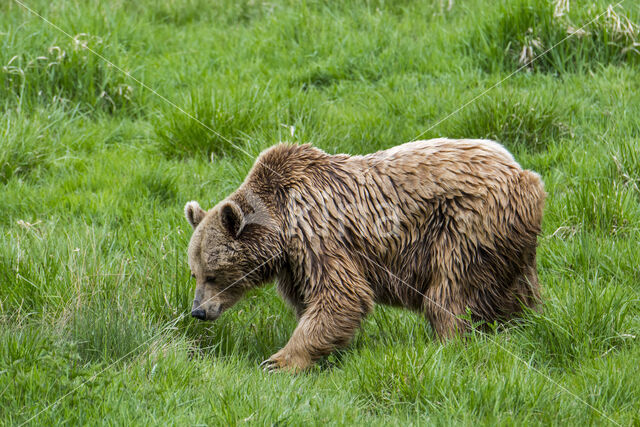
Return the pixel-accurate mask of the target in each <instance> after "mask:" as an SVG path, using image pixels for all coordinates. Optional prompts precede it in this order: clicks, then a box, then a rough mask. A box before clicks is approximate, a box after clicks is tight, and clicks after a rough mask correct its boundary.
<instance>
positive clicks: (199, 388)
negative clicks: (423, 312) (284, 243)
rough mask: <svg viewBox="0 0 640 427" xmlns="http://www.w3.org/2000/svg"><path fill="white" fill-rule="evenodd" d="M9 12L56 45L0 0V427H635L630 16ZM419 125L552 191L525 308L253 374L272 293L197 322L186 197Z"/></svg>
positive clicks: (278, 321)
mask: <svg viewBox="0 0 640 427" xmlns="http://www.w3.org/2000/svg"><path fill="white" fill-rule="evenodd" d="M23 1H24V2H25V3H24V4H25V5H26V6H28V7H30V8H32V9H33V10H35V11H37V12H38V13H39V14H41V15H42V16H43V17H44V18H46V19H47V20H49V21H50V22H51V23H53V24H55V25H57V26H58V27H59V28H60V29H61V30H63V31H64V32H66V33H67V34H68V35H69V36H70V37H68V36H67V35H65V34H64V33H63V32H61V31H60V30H58V29H56V28H54V27H53V26H52V25H50V24H48V23H46V22H45V21H44V20H43V19H41V18H39V17H38V16H36V15H34V14H32V13H30V12H28V11H27V10H25V8H23V7H22V6H20V5H19V4H18V2H16V1H15V0H6V1H3V2H1V3H0V423H2V424H22V423H25V422H27V423H32V424H34V425H51V424H62V423H67V424H110V425H111V424H131V423H134V424H144V425H148V424H152V425H156V424H160V425H164V424H176V425H186V424H232V425H235V424H245V423H247V424H257V425H263V424H299V425H303V424H304V425H307V424H309V425H326V424H350V423H355V424H368V425H383V424H384V425H386V424H396V425H404V424H445V425H446V424H461V425H478V424H483V425H495V424H501V425H521V424H572V425H593V424H595V425H601V424H610V423H612V424H621V425H640V375H639V373H638V367H639V366H640V338H639V334H640V266H639V265H640V264H639V260H640V245H638V242H639V241H640V188H639V185H640V67H639V66H640V29H639V27H638V25H637V23H639V22H640V3H638V2H636V1H635V0H625V1H623V2H621V3H620V4H619V5H618V6H616V7H614V6H610V5H609V3H608V2H606V1H595V2H592V1H589V2H587V1H580V2H578V1H570V2H567V1H564V2H563V1H558V2H555V3H548V2H546V1H545V0H500V1H494V0H468V1H462V0H455V1H453V2H451V4H449V2H448V1H439V0H429V1H424V2H412V1H395V2H394V1H384V0H370V1H341V2H338V1H329V0H324V1H322V0H307V1H302V2H297V1H294V0H288V1H287V0H274V1H271V2H261V1H255V0H218V1H213V0H212V1H207V0H140V1H137V2H130V1H125V0H114V1H109V2H101V1H98V0H83V1H80V0H60V1H56V2H49V1H45V0H20V2H23ZM567 4H568V5H569V6H570V7H569V8H567ZM607 10H608V12H606V11H607ZM602 13H604V14H602ZM601 14H602V15H601ZM599 15H601V16H600V17H599V18H598V16H599ZM596 18H597V19H596ZM589 22H591V23H589ZM585 24H588V25H586V26H585V27H584V28H582V27H583V26H584V25H585ZM570 34H571V37H569V38H568V39H567V40H564V41H563V39H565V38H566V37H567V36H568V35H570ZM556 45H557V46H556ZM554 46H555V47H554ZM87 48H89V49H91V50H92V51H93V52H95V53H92V52H91V51H89V50H88V49H87ZM548 49H551V50H550V51H548V53H546V54H545V55H544V56H542V57H541V58H539V59H538V60H536V61H534V62H532V63H531V62H529V61H530V60H531V59H533V58H535V57H536V56H537V55H540V54H542V53H543V52H545V51H547V50H548ZM97 54H99V55H102V56H103V57H104V58H107V59H108V60H109V61H111V63H108V62H106V61H104V60H103V59H101V58H100V57H99V56H97ZM121 70H124V71H126V72H127V73H130V75H131V76H133V77H135V79H137V80H138V81H136V80H133V79H132V78H130V77H129V76H127V75H126V74H125V73H123V72H122V71H121ZM139 82H143V83H144V85H146V86H147V87H148V88H151V89H152V90H153V91H156V93H153V92H152V91H150V90H147V89H145V88H143V86H141V85H140V84H139ZM158 94H159V95H161V97H159V96H158ZM470 101H472V102H470ZM461 107H464V108H461ZM451 113H453V114H451ZM450 114H451V115H450ZM194 118H196V119H197V120H194ZM208 128H209V129H208ZM211 130H213V132H212V131H211ZM436 136H448V137H488V138H493V139H497V140H499V141H501V142H503V143H504V144H505V145H506V146H507V147H508V148H509V149H510V150H511V151H512V152H513V153H514V154H515V156H516V158H517V159H518V161H519V162H520V163H521V164H522V165H523V166H524V167H526V168H530V169H534V170H536V171H537V172H539V173H540V174H541V175H542V176H543V179H544V181H545V186H546V190H547V192H548V193H549V197H548V200H547V205H546V210H545V217H544V224H543V233H542V236H541V238H540V240H539V250H538V254H539V257H538V263H539V272H540V279H541V283H542V284H543V296H544V311H543V312H542V313H540V314H530V315H528V316H526V318H525V319H524V321H523V322H521V323H520V324H518V325H515V324H514V325H505V326H504V327H499V328H498V330H497V331H495V332H494V333H489V334H484V333H480V332H476V333H474V334H472V335H471V336H470V337H468V338H467V339H465V340H455V341H453V342H450V343H448V344H446V345H442V344H441V343H440V342H439V341H438V340H437V339H435V337H434V335H433V332H432V330H431V328H430V326H429V325H428V323H427V322H426V321H425V320H424V319H423V318H421V317H420V316H417V315H416V314H413V313H410V312H408V311H403V310H397V309H391V308H385V307H377V308H376V310H375V313H374V314H373V315H372V316H370V317H369V318H368V319H367V321H366V322H365V323H364V325H363V327H362V329H361V330H360V331H359V332H358V334H357V336H356V338H355V340H354V342H353V343H352V345H351V346H349V347H348V348H347V349H345V350H343V351H340V352H338V353H336V354H334V355H331V356H330V357H328V358H327V359H326V360H323V361H322V362H321V363H320V364H319V366H318V367H316V368H314V369H313V370H312V371H310V372H308V373H306V374H303V375H297V376H294V375H289V374H272V375H269V374H265V373H263V372H262V371H261V370H260V369H259V368H258V364H259V363H260V362H261V361H262V360H264V359H266V358H267V357H269V356H270V355H271V354H272V353H273V352H275V351H276V350H278V349H279V348H280V347H282V346H283V345H284V344H285V343H286V341H287V339H288V337H289V335H290V333H291V332H292V330H293V328H294V326H295V316H294V315H293V313H292V312H291V311H290V310H289V309H288V308H287V307H286V306H285V304H284V303H283V302H282V301H281V300H280V299H279V298H278V296H277V295H276V291H275V289H274V287H273V286H272V285H269V286H266V287H264V288H261V289H259V290H257V291H255V292H252V293H251V294H250V295H249V296H248V297H246V298H245V299H244V300H243V301H242V302H241V303H239V304H238V305H237V306H236V307H234V308H233V309H231V310H229V311H228V312H226V313H225V314H224V315H223V316H222V317H221V319H219V320H218V321H217V322H215V323H208V324H205V323H200V322H198V321H197V320H193V319H191V318H190V316H189V311H190V305H191V299H192V293H193V288H194V285H195V284H194V283H193V282H192V280H191V279H190V272H189V268H188V266H187V258H186V248H187V243H188V239H189V237H190V234H191V229H190V226H189V224H188V223H187V222H186V221H185V219H184V217H183V214H182V209H183V206H184V204H185V202H187V201H189V200H192V199H195V200H199V201H200V203H201V204H202V205H203V206H205V207H211V206H213V205H214V204H215V203H216V202H217V201H219V200H221V199H222V198H224V197H225V196H226V195H227V194H229V193H230V192H231V191H233V190H234V189H235V188H236V187H237V186H238V185H239V184H240V183H241V182H242V180H243V178H244V176H245V174H246V173H247V171H248V170H249V168H250V167H251V165H252V163H253V160H254V158H255V156H256V155H257V154H258V153H259V152H260V151H261V150H262V149H264V148H266V147H268V146H270V145H272V144H274V143H276V142H278V141H294V142H312V143H313V144H314V145H316V146H318V147H321V148H323V149H325V150H327V151H328V152H331V153H334V152H346V153H352V154H356V153H367V152H372V151H375V150H378V149H383V148H388V147H391V146H394V145H397V144H400V143H402V142H406V141H409V140H412V139H414V138H416V137H420V138H424V139H426V138H430V137H436Z"/></svg>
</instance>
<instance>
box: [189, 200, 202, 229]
mask: <svg viewBox="0 0 640 427" xmlns="http://www.w3.org/2000/svg"><path fill="white" fill-rule="evenodd" d="M205 214H206V212H205V211H204V210H203V209H202V208H201V207H200V205H199V204H198V202H195V201H191V202H189V203H187V204H186V205H185V206H184V216H185V217H186V218H187V221H189V224H191V226H192V227H193V229H194V230H195V229H196V227H198V224H200V221H202V218H204V216H205Z"/></svg>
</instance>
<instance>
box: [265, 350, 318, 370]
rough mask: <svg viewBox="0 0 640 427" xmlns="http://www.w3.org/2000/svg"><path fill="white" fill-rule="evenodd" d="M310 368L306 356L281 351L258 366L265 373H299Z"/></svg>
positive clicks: (309, 360) (308, 358) (309, 362)
mask: <svg viewBox="0 0 640 427" xmlns="http://www.w3.org/2000/svg"><path fill="white" fill-rule="evenodd" d="M310 366H311V358H310V357H308V356H306V357H305V356H301V355H293V354H290V353H287V352H284V351H283V350H280V351H279V352H277V353H276V354H274V355H273V356H271V357H270V358H268V359H267V360H265V361H264V362H262V363H261V364H260V367H261V368H262V369H263V370H264V371H265V372H277V371H288V372H293V373H296V372H301V371H304V370H305V369H307V368H308V367H310Z"/></svg>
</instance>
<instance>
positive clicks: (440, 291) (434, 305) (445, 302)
mask: <svg viewBox="0 0 640 427" xmlns="http://www.w3.org/2000/svg"><path fill="white" fill-rule="evenodd" d="M455 288H456V286H455V285H452V284H451V283H449V281H448V280H443V281H441V282H440V283H439V284H438V285H436V286H432V287H430V288H429V289H428V290H427V293H426V294H425V296H424V301H423V306H424V308H425V310H424V312H425V315H426V317H427V319H428V320H429V323H431V326H432V327H433V330H434V331H435V333H436V335H438V338H440V340H442V341H445V340H447V339H450V338H454V337H456V336H460V335H463V334H464V333H465V332H466V331H467V330H468V329H469V323H468V321H467V320H465V319H463V318H462V317H463V316H464V315H465V314H466V311H465V310H466V307H465V304H464V302H463V301H462V300H461V299H460V295H456V292H459V291H457V290H456V289H455Z"/></svg>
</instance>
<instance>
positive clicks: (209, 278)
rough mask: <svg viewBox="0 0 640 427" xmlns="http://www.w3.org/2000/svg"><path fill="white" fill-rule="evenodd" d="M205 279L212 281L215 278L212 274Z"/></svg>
mask: <svg viewBox="0 0 640 427" xmlns="http://www.w3.org/2000/svg"><path fill="white" fill-rule="evenodd" d="M206 280H207V282H214V281H215V280H216V278H215V277H213V276H207V277H206Z"/></svg>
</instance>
